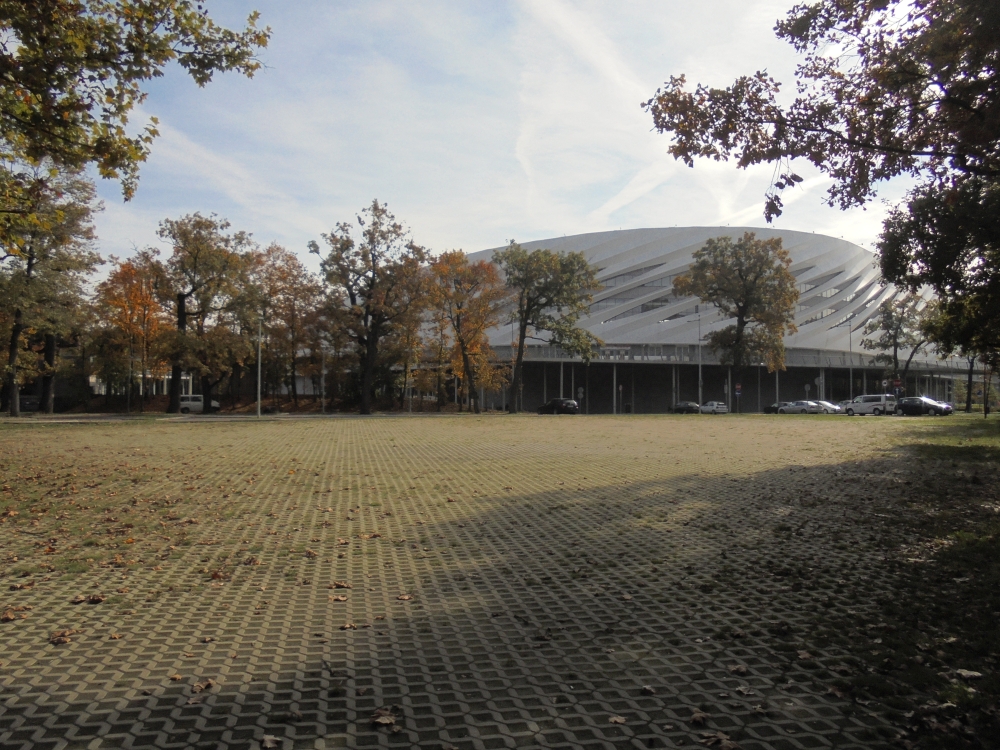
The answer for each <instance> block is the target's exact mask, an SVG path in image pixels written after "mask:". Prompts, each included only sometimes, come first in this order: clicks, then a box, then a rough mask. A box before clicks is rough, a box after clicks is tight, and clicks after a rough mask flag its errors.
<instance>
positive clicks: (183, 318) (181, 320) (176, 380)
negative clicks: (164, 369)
mask: <svg viewBox="0 0 1000 750" xmlns="http://www.w3.org/2000/svg"><path fill="white" fill-rule="evenodd" d="M186 330H187V295H186V294H183V293H181V294H178V295H177V331H178V332H179V333H181V334H183V333H184V332H185V331H186ZM177 343H178V346H179V345H180V342H179V341H178V342H177ZM181 355H182V353H181V352H180V351H178V352H176V354H175V358H174V365H173V367H172V368H171V370H170V372H171V377H170V403H169V404H168V406H167V414H180V412H181V373H182V369H181V361H180V358H181Z"/></svg>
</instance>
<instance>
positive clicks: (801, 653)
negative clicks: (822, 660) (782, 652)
mask: <svg viewBox="0 0 1000 750" xmlns="http://www.w3.org/2000/svg"><path fill="white" fill-rule="evenodd" d="M799 658H800V659H801V660H802V661H808V660H809V659H812V658H813V655H812V654H810V653H809V652H808V651H799Z"/></svg>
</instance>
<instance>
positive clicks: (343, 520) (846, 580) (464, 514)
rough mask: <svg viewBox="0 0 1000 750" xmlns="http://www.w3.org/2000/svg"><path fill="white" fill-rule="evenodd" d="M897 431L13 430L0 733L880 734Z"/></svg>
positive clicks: (333, 740)
mask: <svg viewBox="0 0 1000 750" xmlns="http://www.w3.org/2000/svg"><path fill="white" fill-rule="evenodd" d="M902 422H903V420H889V419H882V420H877V419H855V420H849V419H847V418H832V417H831V418H825V419H821V418H802V419H798V418H796V419H792V418H775V419H771V418H761V417H738V416H735V415H734V416H730V417H687V418H684V417H665V418H664V417H661V418H643V417H624V418H623V417H619V418H611V417H608V418H603V417H589V418H572V417H535V416H524V417H509V416H507V417H497V416H494V417H483V418H473V417H465V418H461V417H457V418H441V419H436V418H435V419H419V418H412V419H406V418H400V419H396V418H393V419H373V420H362V419H332V420H313V421H301V422H281V421H270V422H268V421H265V422H262V423H253V422H248V423H224V424H211V423H197V422H194V421H193V422H189V423H163V422H158V423H142V424H111V425H87V426H73V425H60V426H55V425H50V426H38V427H30V428H29V427H25V428H13V427H9V426H8V427H7V428H4V431H3V432H2V433H0V450H2V453H0V455H2V458H0V462H2V468H3V492H2V493H0V515H2V516H3V524H2V525H0V573H2V574H3V577H2V580H0V584H2V589H3V590H2V591H0V611H2V612H4V613H5V614H4V617H3V619H4V622H2V623H0V643H2V650H0V651H2V653H0V662H2V664H0V747H3V748H5V749H7V748H10V749H14V748H19V749H23V750H29V749H31V750H40V749H41V748H52V749H53V750H56V749H57V748H60V749H61V748H93V749H96V748H138V747H162V748H171V747H176V748H187V747H198V748H201V747H204V748H224V747H225V748H236V747H253V748H256V747H280V748H329V747H426V748H442V747H443V748H452V747H453V748H462V750H472V749H473V748H476V749H477V750H478V749H479V748H513V747H563V748H625V747H629V748H632V747H634V748H653V747H681V746H689V747H691V746H710V747H717V748H722V749H723V750H725V749H726V748H729V749H732V748H736V747H741V748H744V750H764V749H765V748H767V749H774V750H793V749H798V748H827V747H836V748H868V747H875V746H880V745H881V744H883V743H885V742H886V741H887V740H889V739H891V738H892V737H894V736H895V734H896V732H895V730H894V729H893V728H892V727H891V726H890V725H889V724H888V723H887V721H886V720H885V719H884V718H882V714H881V713H879V712H878V711H877V710H876V709H877V707H876V706H866V705H863V704H864V703H866V701H862V702H860V703H859V702H855V701H852V700H850V698H849V697H848V696H846V695H844V694H843V693H842V692H841V691H839V690H837V689H836V688H835V687H833V688H831V685H835V684H836V680H837V679H838V678H839V677H842V676H843V675H845V674H848V673H851V672H852V671H856V670H857V668H858V667H857V661H856V659H854V657H853V656H852V655H851V653H849V652H848V651H847V650H844V648H843V647H842V646H841V645H839V644H840V643H841V642H840V641H838V639H837V637H836V635H837V634H836V633H835V632H830V631H831V625H830V624H831V623H833V622H835V621H836V620H837V618H838V617H841V616H845V617H846V616H852V617H853V616H857V617H864V616H865V615H866V613H868V612H874V609H875V606H876V604H875V602H876V600H877V599H878V598H879V596H881V595H883V594H884V591H885V590H884V588H882V586H883V584H882V583H880V582H881V581H882V577H881V576H880V574H879V568H880V565H881V564H882V561H883V560H884V558H885V555H886V550H885V549H884V548H883V546H882V544H881V543H880V537H879V534H878V533H877V530H878V529H879V528H880V526H881V525H882V524H883V522H884V515H883V514H882V513H881V512H879V509H878V508H877V507H876V506H877V505H878V503H877V500H878V497H877V495H878V492H879V490H878V488H879V487H880V486H881V484H880V483H881V482H882V480H883V479H884V477H881V476H874V477H873V476H872V475H871V473H870V471H871V469H870V466H869V468H866V462H871V461H874V460H877V459H878V458H879V457H881V456H883V455H884V453H883V451H884V448H883V447H882V446H884V445H886V444H887V443H888V442H891V437H892V434H893V433H894V432H898V430H900V429H902V427H900V425H901V423H902ZM845 462H851V463H845ZM866 472H867V473H866ZM81 600H82V601H81ZM874 653H877V651H876V652H874ZM699 742H700V743H701V745H698V744H697V743H699Z"/></svg>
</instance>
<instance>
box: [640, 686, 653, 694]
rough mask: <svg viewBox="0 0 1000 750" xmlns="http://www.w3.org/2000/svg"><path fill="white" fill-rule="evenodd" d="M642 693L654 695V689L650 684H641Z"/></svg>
mask: <svg viewBox="0 0 1000 750" xmlns="http://www.w3.org/2000/svg"><path fill="white" fill-rule="evenodd" d="M642 694H643V695H656V690H654V689H653V686H652V685H643V686H642Z"/></svg>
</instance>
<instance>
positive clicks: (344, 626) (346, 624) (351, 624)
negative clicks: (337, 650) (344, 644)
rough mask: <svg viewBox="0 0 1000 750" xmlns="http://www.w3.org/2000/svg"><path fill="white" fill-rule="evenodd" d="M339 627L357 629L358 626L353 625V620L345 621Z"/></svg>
mask: <svg viewBox="0 0 1000 750" xmlns="http://www.w3.org/2000/svg"><path fill="white" fill-rule="evenodd" d="M340 629H341V630H357V629H358V626H357V625H355V624H354V623H353V622H346V623H344V624H343V625H341V626H340Z"/></svg>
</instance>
